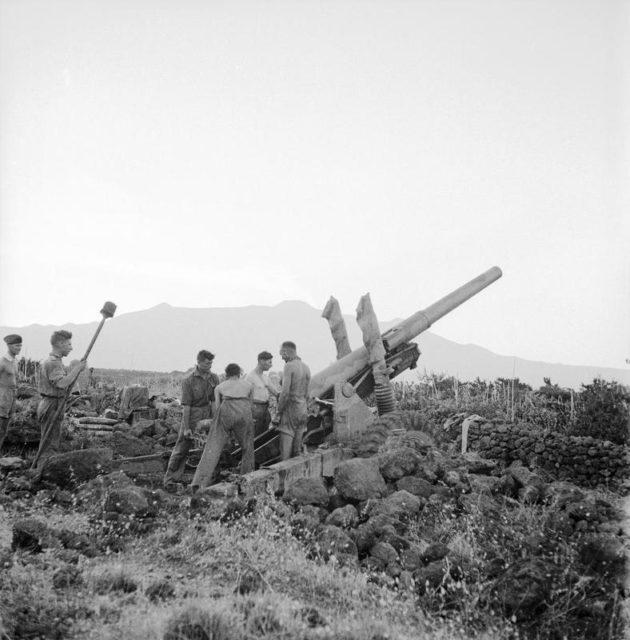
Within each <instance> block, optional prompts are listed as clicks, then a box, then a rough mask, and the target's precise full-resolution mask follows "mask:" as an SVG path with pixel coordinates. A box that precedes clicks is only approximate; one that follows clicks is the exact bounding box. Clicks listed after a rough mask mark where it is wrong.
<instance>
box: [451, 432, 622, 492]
mask: <svg viewBox="0 0 630 640" xmlns="http://www.w3.org/2000/svg"><path fill="white" fill-rule="evenodd" d="M454 427H455V428H456V430H457V431H458V435H457V436H456V442H457V444H458V445H460V443H461V438H462V436H461V422H460V423H459V424H458V425H453V426H452V427H451V430H453V428H454ZM451 432H452V431H451ZM453 435H454V434H453ZM468 449H469V450H472V451H477V452H479V454H480V455H481V456H483V457H486V458H491V459H495V460H503V461H505V462H506V463H508V464H510V463H511V462H513V461H514V460H520V461H522V462H523V463H524V464H531V465H534V466H536V467H539V468H542V469H544V470H546V471H549V472H550V473H552V474H553V476H554V477H555V478H556V479H558V480H569V481H571V482H575V483H576V484H579V485H582V486H591V487H596V486H598V485H603V486H608V487H611V488H616V487H619V486H620V485H621V484H622V483H623V481H624V480H625V479H626V478H628V477H629V476H630V469H629V464H628V463H629V460H628V452H627V448H626V447H624V446H623V445H618V444H614V443H612V442H609V441H608V440H598V439H596V438H592V437H590V436H586V437H581V436H580V437H578V436H566V435H562V434H557V433H553V432H549V431H546V430H543V429H540V428H537V427H533V426H532V425H528V424H521V425H508V424H499V425H497V424H493V423H490V422H485V423H483V422H473V423H472V424H471V425H470V426H469V428H468Z"/></svg>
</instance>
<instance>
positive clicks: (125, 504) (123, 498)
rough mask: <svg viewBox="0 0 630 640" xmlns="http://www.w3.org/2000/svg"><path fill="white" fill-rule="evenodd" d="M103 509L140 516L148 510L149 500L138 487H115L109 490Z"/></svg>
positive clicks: (108, 511) (109, 511)
mask: <svg viewBox="0 0 630 640" xmlns="http://www.w3.org/2000/svg"><path fill="white" fill-rule="evenodd" d="M103 510H104V511H105V512H107V513H119V514H122V515H132V516H137V517H141V516H144V515H146V514H147V513H148V511H149V501H148V500H147V498H146V496H145V495H144V492H143V491H142V489H140V488H139V487H131V486H128V487H117V488H113V489H111V490H110V491H109V493H108V495H107V498H106V499H105V504H104V506H103Z"/></svg>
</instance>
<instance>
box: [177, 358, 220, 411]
mask: <svg viewBox="0 0 630 640" xmlns="http://www.w3.org/2000/svg"><path fill="white" fill-rule="evenodd" d="M218 385H219V378H218V376H217V375H216V374H215V373H208V374H202V373H201V372H200V371H199V369H197V367H195V368H194V370H193V371H192V373H190V374H189V375H188V376H186V377H185V378H184V379H183V380H182V404H183V405H184V406H188V407H208V406H210V403H211V402H213V401H214V390H215V389H216V388H217V386H218Z"/></svg>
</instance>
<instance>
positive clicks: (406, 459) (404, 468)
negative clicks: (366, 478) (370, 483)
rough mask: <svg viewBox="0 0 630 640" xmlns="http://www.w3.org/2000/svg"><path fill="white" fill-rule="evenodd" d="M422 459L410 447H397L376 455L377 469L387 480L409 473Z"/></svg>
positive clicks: (397, 478) (414, 469) (393, 479)
mask: <svg viewBox="0 0 630 640" xmlns="http://www.w3.org/2000/svg"><path fill="white" fill-rule="evenodd" d="M421 461H422V456H421V455H420V454H419V453H417V452H416V451H415V450H414V449H411V448H410V447H398V448H397V449H393V450H391V451H387V452H386V453H382V454H381V455H380V456H379V457H378V462H379V470H380V472H381V475H382V476H383V478H385V480H387V481H396V480H400V478H402V477H403V476H408V475H411V474H412V473H414V472H415V471H416V469H417V468H418V465H419V464H420V463H421Z"/></svg>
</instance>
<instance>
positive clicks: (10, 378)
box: [0, 333, 22, 449]
mask: <svg viewBox="0 0 630 640" xmlns="http://www.w3.org/2000/svg"><path fill="white" fill-rule="evenodd" d="M4 341H5V342H6V344H7V355H6V356H2V358H0V449H2V444H3V443H4V438H5V437H6V435H7V431H8V429H9V422H10V421H11V416H12V415H13V411H14V409H15V393H16V391H17V379H16V370H15V369H16V367H15V359H16V357H17V356H18V355H19V353H20V351H21V350H22V338H21V337H20V336H18V335H17V334H14V333H13V334H11V335H8V336H5V337H4Z"/></svg>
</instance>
